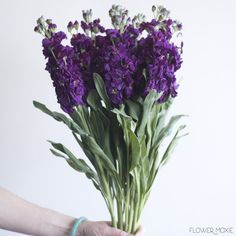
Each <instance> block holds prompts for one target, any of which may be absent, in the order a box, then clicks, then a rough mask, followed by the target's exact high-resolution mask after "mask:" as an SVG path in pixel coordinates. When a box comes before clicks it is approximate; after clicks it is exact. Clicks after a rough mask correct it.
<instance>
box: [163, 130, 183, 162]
mask: <svg viewBox="0 0 236 236" xmlns="http://www.w3.org/2000/svg"><path fill="white" fill-rule="evenodd" d="M185 127H186V125H181V126H180V127H179V128H178V130H177V131H176V133H175V135H174V137H173V138H172V140H171V141H170V143H169V145H168V147H167V149H166V151H165V153H164V155H163V157H162V160H161V162H160V166H163V165H165V164H166V163H167V161H168V160H169V159H170V156H171V153H172V152H173V150H174V148H175V147H176V145H177V144H178V141H179V139H180V138H182V137H184V136H186V135H187V134H184V135H179V132H180V131H181V130H183V129H185Z"/></svg>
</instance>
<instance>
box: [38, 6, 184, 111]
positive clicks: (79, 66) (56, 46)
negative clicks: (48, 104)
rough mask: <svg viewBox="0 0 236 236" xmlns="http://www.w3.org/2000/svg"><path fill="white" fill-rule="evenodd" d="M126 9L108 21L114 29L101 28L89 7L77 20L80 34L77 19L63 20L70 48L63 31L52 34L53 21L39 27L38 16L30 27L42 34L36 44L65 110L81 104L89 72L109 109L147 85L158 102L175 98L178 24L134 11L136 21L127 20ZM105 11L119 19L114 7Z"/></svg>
mask: <svg viewBox="0 0 236 236" xmlns="http://www.w3.org/2000/svg"><path fill="white" fill-rule="evenodd" d="M126 13H127V12H126V11H125V15H124V16H125V18H124V19H123V20H122V19H120V21H121V22H123V23H124V24H123V23H122V24H121V22H118V20H119V19H118V18H117V19H116V22H115V23H116V24H115V23H114V22H113V23H114V24H115V26H116V27H115V28H108V29H105V28H104V27H103V26H102V25H101V23H100V19H95V20H93V21H92V19H91V16H92V13H91V10H89V11H86V12H84V13H83V17H84V21H81V28H82V29H83V31H84V33H81V32H78V28H79V23H78V21H75V22H74V23H72V22H69V23H68V26H67V27H68V30H69V31H70V33H71V34H72V37H71V40H70V43H71V46H69V45H67V46H64V45H63V44H62V41H63V40H64V39H66V34H65V33H64V32H62V31H60V32H57V33H55V32H54V31H55V29H56V25H55V24H53V23H52V22H51V21H50V22H49V21H48V22H46V24H47V25H46V28H45V29H43V28H42V27H43V25H44V24H43V22H42V21H43V19H42V18H41V19H40V21H39V24H38V25H37V26H36V29H35V30H36V31H37V32H39V33H42V32H45V35H44V36H45V38H44V39H43V42H42V43H43V54H44V56H45V58H46V59H47V60H48V61H47V65H46V70H47V71H48V72H49V73H50V75H51V78H52V80H53V85H54V87H55V90H56V94H57V98H58V102H59V103H60V105H61V107H62V109H63V110H64V111H65V112H68V113H71V112H72V111H73V107H74V106H77V105H79V104H86V98H87V96H88V94H89V92H90V91H91V90H92V89H94V88H95V86H94V82H93V74H94V73H98V74H99V75H100V76H101V77H102V78H103V80H104V83H105V86H106V90H107V93H108V96H109V99H110V101H111V104H112V106H114V107H116V106H119V105H120V104H122V103H124V102H125V101H126V100H127V99H131V98H136V97H137V96H141V97H143V98H144V97H145V96H147V94H148V93H149V91H150V90H152V89H154V90H156V91H157V92H158V93H160V98H159V100H158V102H165V101H166V100H167V99H168V98H169V97H170V96H171V97H175V96H177V89H178V83H177V81H176V75H175V74H176V71H177V70H179V69H180V67H181V64H182V58H181V53H182V47H183V43H181V45H180V47H178V46H176V45H175V44H174V43H172V42H171V39H172V37H173V34H174V32H178V31H179V30H181V28H182V24H181V23H179V22H177V21H173V20H172V19H170V18H168V16H167V15H166V17H165V18H163V19H162V18H160V17H159V18H158V20H157V19H152V20H151V21H149V22H148V21H145V20H144V17H143V16H141V15H140V16H139V17H138V16H137V17H136V18H135V19H136V20H138V21H137V22H138V23H137V22H136V23H137V24H134V23H135V22H134V21H133V23H132V24H131V23H130V18H129V17H126ZM110 14H111V17H113V18H114V17H120V16H119V14H118V13H117V12H116V9H115V8H114V9H113V11H112V12H110ZM117 14H118V15H117ZM163 14H164V13H163ZM126 18H127V19H126ZM139 18H140V19H139ZM118 23H119V24H118ZM73 29H75V31H76V33H75V34H74V32H75V31H74V30H73ZM72 31H73V33H72Z"/></svg>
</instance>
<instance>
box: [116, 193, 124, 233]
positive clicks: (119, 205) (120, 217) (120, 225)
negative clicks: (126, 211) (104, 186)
mask: <svg viewBox="0 0 236 236" xmlns="http://www.w3.org/2000/svg"><path fill="white" fill-rule="evenodd" d="M116 200H117V215H118V228H119V229H121V230H123V223H124V222H123V212H122V210H123V207H122V205H123V199H121V198H120V197H117V199H116Z"/></svg>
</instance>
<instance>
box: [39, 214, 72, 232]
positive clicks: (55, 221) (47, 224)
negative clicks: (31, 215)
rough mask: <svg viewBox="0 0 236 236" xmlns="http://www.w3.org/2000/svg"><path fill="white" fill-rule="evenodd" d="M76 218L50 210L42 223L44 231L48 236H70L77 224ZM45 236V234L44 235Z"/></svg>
mask: <svg viewBox="0 0 236 236" xmlns="http://www.w3.org/2000/svg"><path fill="white" fill-rule="evenodd" d="M75 220H76V219H75V218H74V217H71V216H67V215H64V214H61V213H58V212H55V211H52V210H48V211H47V214H46V215H44V217H43V219H42V221H43V223H42V225H41V227H42V230H43V231H46V235H48V236H55V235H57V236H68V235H69V234H70V231H71V229H72V227H73V224H74V222H75ZM42 235H45V234H42Z"/></svg>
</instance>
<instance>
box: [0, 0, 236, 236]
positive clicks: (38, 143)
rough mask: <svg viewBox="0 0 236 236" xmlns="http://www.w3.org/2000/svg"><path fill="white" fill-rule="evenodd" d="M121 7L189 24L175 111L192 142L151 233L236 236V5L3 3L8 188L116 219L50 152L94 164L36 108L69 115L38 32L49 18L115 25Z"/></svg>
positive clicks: (163, 192)
mask: <svg viewBox="0 0 236 236" xmlns="http://www.w3.org/2000/svg"><path fill="white" fill-rule="evenodd" d="M113 3H118V4H121V5H123V6H126V7H127V8H128V9H129V10H130V13H131V15H134V14H136V13H138V12H143V13H145V14H146V15H147V16H149V17H151V16H152V15H151V10H150V8H151V6H152V5H153V4H155V3H157V4H163V5H165V6H166V7H167V8H168V9H170V10H171V12H172V15H173V16H174V17H176V18H178V19H179V20H181V21H182V22H183V25H184V30H183V32H184V64H183V67H182V69H181V72H180V74H179V75H180V76H181V77H182V82H181V86H180V89H179V96H178V98H176V100H175V104H174V106H173V108H172V112H173V114H177V113H185V114H189V118H188V119H187V123H188V131H189V133H190V135H189V136H187V137H186V138H184V139H183V140H182V142H181V143H180V145H179V146H178V147H177V148H176V151H175V152H174V154H173V156H172V159H171V160H170V162H169V163H168V165H166V166H165V167H164V168H163V169H162V170H161V172H160V174H159V175H158V178H157V181H156V182H155V185H154V187H153V191H152V194H151V196H150V199H149V201H148V204H147V205H146V208H145V210H144V212H143V216H142V225H144V227H145V228H146V235H148V236H151V235H152V236H153V235H155V236H156V235H157V236H158V235H161V236H173V235H176V236H177V235H178V236H189V235H191V233H189V227H198V226H201V227H221V226H222V227H233V230H234V234H233V235H236V204H235V199H236V186H235V180H236V171H235V169H236V151H235V150H236V149H235V132H236V124H235V121H236V110H235V107H236V106H235V101H236V92H235V90H236V82H235V81H236V78H235V68H236V66H235V62H236V59H235V53H236V27H235V23H236V14H235V12H236V1H235V0H224V1H223V0H222V1H220V0H198V1H187V0H179V1H174V0H160V1H157V2H156V1H151V0H145V1H137V0H136V1H131V0H126V1H124V0H123V1H122V0H120V1H108V0H103V1H92V0H86V1H80V0H77V1H75V0H68V1H62V0H57V1H56V0H51V1H46V0H41V1H33V0H28V1H27V0H21V1H16V0H15V1H13V0H7V1H6V0H5V1H4V0H1V1H0V11H1V14H0V29H1V36H0V43H1V55H0V73H1V74H0V81H1V85H0V107H1V116H0V149H1V153H0V186H2V187H5V188H7V189H9V190H11V191H13V192H15V193H16V194H18V195H20V196H21V197H24V198H25V199H27V200H29V201H32V202H34V203H37V204H39V205H42V206H44V207H49V208H52V209H55V210H58V211H61V212H64V213H66V214H70V215H73V216H81V215H85V216H87V217H88V218H89V219H93V220H101V219H109V215H108V212H107V210H106V206H105V204H104V202H103V199H102V198H101V196H100V194H99V193H98V192H97V191H96V190H95V188H94V187H93V186H92V184H91V183H90V182H89V181H88V180H87V179H86V177H84V176H83V175H82V174H78V173H76V172H75V171H73V170H72V169H71V168H70V167H68V166H67V165H66V163H65V162H64V161H63V160H62V159H57V158H55V157H53V156H52V155H51V154H50V152H49V144H48V143H47V142H46V140H47V139H51V140H54V141H60V142H62V143H64V144H65V145H67V146H69V147H70V148H71V149H72V150H73V151H74V152H77V153H78V156H84V155H83V154H82V152H81V150H80V149H79V148H78V147H77V145H76V143H75V141H74V140H73V137H72V136H71V134H70V132H69V131H68V130H67V129H66V127H64V126H63V125H62V124H61V123H57V122H56V121H54V120H53V119H51V118H50V117H48V116H46V115H45V114H43V113H41V112H39V111H38V110H36V109H35V108H34V107H33V105H32V100H39V101H41V102H43V103H45V104H47V105H48V106H49V107H50V108H52V109H54V110H59V106H58V104H57V103H56V97H55V95H54V90H53V87H52V84H51V80H50V78H49V75H48V73H47V72H46V71H44V67H45V60H44V58H43V56H42V53H41V37H40V35H38V34H36V33H34V32H33V28H34V26H35V20H36V19H37V18H38V17H39V16H41V15H42V14H43V15H44V16H45V17H46V18H52V19H53V20H54V21H55V23H57V25H58V28H60V29H63V30H66V25H67V22H68V21H69V20H75V19H81V11H82V9H89V8H93V11H94V16H95V17H100V18H101V19H102V23H103V24H104V25H110V22H109V18H108V14H107V11H108V10H109V8H110V6H111V5H112V4H113ZM0 235H1V236H11V235H12V236H13V235H19V234H16V233H11V232H7V231H3V230H0ZM195 235H196V234H195ZM197 235H203V234H197ZM225 235H227V234H225ZM230 235H232V234H230Z"/></svg>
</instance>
